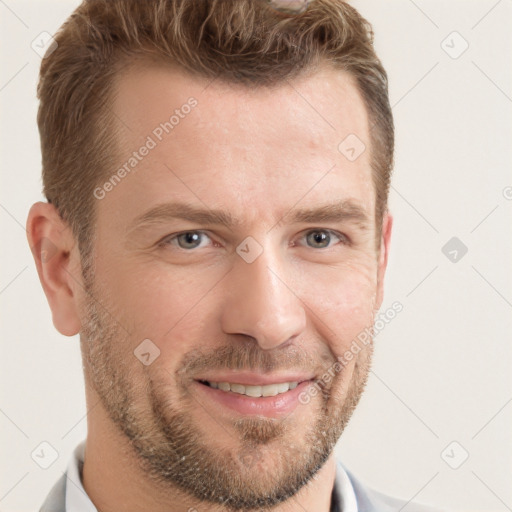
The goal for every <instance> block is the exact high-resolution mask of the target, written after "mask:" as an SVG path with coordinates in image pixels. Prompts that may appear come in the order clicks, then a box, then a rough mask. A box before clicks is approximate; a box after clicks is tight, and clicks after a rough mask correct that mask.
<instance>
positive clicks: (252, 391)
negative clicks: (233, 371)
mask: <svg viewBox="0 0 512 512" xmlns="http://www.w3.org/2000/svg"><path fill="white" fill-rule="evenodd" d="M198 382H200V383H201V384H204V385H206V386H209V387H211V388H213V389H220V390H221V391H227V392H232V393H237V394H239V395H245V396H250V397H252V398H260V397H267V396H276V395H281V394H282V393H286V392H288V391H290V389H295V388H296V387H297V386H298V385H299V384H300V383H299V382H297V381H293V382H280V383H276V384H266V385H263V386H250V385H244V384H238V383H236V382H216V381H208V380H200V381H198Z"/></svg>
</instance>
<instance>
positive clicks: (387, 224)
mask: <svg viewBox="0 0 512 512" xmlns="http://www.w3.org/2000/svg"><path fill="white" fill-rule="evenodd" d="M392 228H393V217H392V216H391V214H390V213H389V212H387V211H386V213H385V214H384V217H383V219H382V236H381V242H380V249H379V254H378V258H379V263H378V269H377V297H376V301H377V302H376V304H375V310H376V311H378V310H379V309H380V307H381V305H382V301H383V299H384V275H385V273H386V267H387V265H388V255H389V244H390V241H391V230H392Z"/></svg>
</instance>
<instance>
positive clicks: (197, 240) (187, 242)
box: [162, 231, 207, 250]
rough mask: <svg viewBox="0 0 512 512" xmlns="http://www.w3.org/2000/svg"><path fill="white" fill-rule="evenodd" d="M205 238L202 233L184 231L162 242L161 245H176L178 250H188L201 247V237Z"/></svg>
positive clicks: (204, 234)
mask: <svg viewBox="0 0 512 512" xmlns="http://www.w3.org/2000/svg"><path fill="white" fill-rule="evenodd" d="M204 236H207V235H206V233H203V232H202V231H184V232H183V233H177V234H176V235H172V236H170V237H168V238H166V239H164V240H162V244H164V245H165V244H169V245H177V246H178V247H179V248H180V249H185V250H190V249H196V248H197V247H201V241H202V237H204Z"/></svg>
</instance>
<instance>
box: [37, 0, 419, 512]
mask: <svg viewBox="0 0 512 512" xmlns="http://www.w3.org/2000/svg"><path fill="white" fill-rule="evenodd" d="M297 4H300V5H297ZM371 38H372V35H371V29H370V26H369V25H368V24H367V22H366V21H365V20H364V19H363V18H362V17H361V16H360V15H359V14H358V13H357V12H356V11H355V10H354V9H353V8H352V7H350V6H349V5H347V4H345V3H343V2H341V1H340V0H315V1H313V2H310V3H309V4H308V5H305V4H303V3H301V2H281V3H280V4H279V3H277V2H273V3H270V4H269V3H268V2H265V1H260V0H223V1H221V0H219V1H210V2H206V1H203V0H151V1H147V2H138V1H135V0H108V1H107V0H91V1H87V2H84V3H83V4H82V5H80V6H79V7H78V8H77V10H76V11H75V13H74V14H73V15H72V16H71V17H70V18H69V19H68V21H67V22H66V23H65V24H64V25H63V27H62V28H61V30H60V31H59V33H58V34H57V35H56V37H55V40H56V44H55V45H54V47H52V51H51V52H48V55H47V56H46V58H45V59H43V61H42V66H41V76H40V83H39V87H38V95H39V98H40V101H41V103H40V109H39V116H38V123H39V129H40V133H41V147H42V157H43V182H44V193H45V195H46V197H47V199H48V202H47V203H37V204H35V205H34V206H33V207H32V209H31V211H30V214H29V218H28V223H27V230H28V234H29V235H28V237H29V243H30V246H31V248H32V250H33V253H34V255H35V260H36V265H37V269H38V273H39V277H40V279H41V283H42V286H43V288H44V291H45V293H46V296H47V298H48V301H49V304H50V307H51V310H52V314H53V321H54V324H55V326H56V328H57V329H58V330H59V332H61V333H62V334H64V335H68V336H72V335H75V334H77V333H80V344H81V350H82V357H83V365H84V377H85V384H86V399H87V408H88V417H87V418H88V420H87V421H88V423H87V426H88V434H87V440H86V442H83V443H81V444H80V445H79V446H78V447H77V449H76V450H75V453H74V454H73V457H72V459H71V461H70V464H69V466H68V470H67V472H66V474H65V475H64V476H63V477H62V478H61V479H60V480H59V481H58V482H57V484H56V485H55V487H54V488H53V489H52V491H51V493H50V495H49V496H48V498H47V500H46V501H45V503H44V505H43V507H42V508H41V511H52V512H57V511H63V510H68V511H71V510H73V511H81V512H82V511H89V512H90V511H95V510H98V511H101V512H114V511H121V510H122V511H124V512H136V511H146V510H151V511H153V512H158V511H164V510H165V511H166V512H172V511H178V510H179V511H182V510H188V511H194V510H197V511H202V510H215V511H224V510H273V511H276V512H281V511H283V512H284V511H295V510H298V511H302V510H307V511H319V512H327V511H344V512H355V511H369V510H375V511H377V510H378V511H384V510H399V509H401V508H404V507H405V506H406V505H407V509H406V510H416V511H420V510H427V508H426V507H423V506H419V505H414V504H411V503H408V502H407V500H404V501H401V500H395V499H393V498H388V497H386V496H384V495H382V494H380V493H377V492H375V491H373V490H370V489H368V488H367V487H365V486H364V485H363V484H361V483H360V482H358V480H357V479H356V478H355V477H354V476H353V475H352V474H351V473H350V472H349V471H347V470H346V468H345V467H344V466H343V465H342V464H341V463H340V462H338V461H336V459H335V457H334V453H333V448H334V446H335V443H336V442H337V440H338V439H339V437H340V435H341V433H342V432H343V430H344V428H345V426H346V424H347V422H348V421H349V418H350V416H351V414H352V412H353V410H354V408H355V407H356V405H357V403H358V400H359V398H360V396H361V393H362V392H363V389H364V386H365V383H366V379H367V376H368V371H369V368H370V363H371V355H372V340H371V335H370V336H368V335H366V336H361V334H362V333H371V332H372V331H371V330H372V326H373V323H374V320H375V316H376V314H377V312H378V310H379V308H380V306H381V303H382V300H383V281H384V273H385V269H386V264H387V258H388V253H389V243H390V236H391V226H392V217H391V215H390V214H389V212H388V210H387V195H388V189H389V180H390V174H391V168H392V159H393V120H392V115H391V109H390V107H389V102H388V96H387V78H386V73H385V71H384V69H383V67H382V65H381V63H380V61H379V60H378V58H377V57H376V55H375V53H374V50H373V46H372V40H371ZM354 343H356V344H355V345H354ZM352 347H355V349H353V348H352Z"/></svg>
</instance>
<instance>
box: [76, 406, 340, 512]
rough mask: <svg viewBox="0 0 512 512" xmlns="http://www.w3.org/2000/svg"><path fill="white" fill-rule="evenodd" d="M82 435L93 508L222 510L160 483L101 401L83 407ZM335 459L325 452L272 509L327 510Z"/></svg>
mask: <svg viewBox="0 0 512 512" xmlns="http://www.w3.org/2000/svg"><path fill="white" fill-rule="evenodd" d="M89 411H90V412H89V415H88V435H87V441H86V446H85V454H84V466H83V486H84V489H85V491H86V492H87V494H88V496H89V498H90V499H91V501H92V502H93V504H94V505H95V507H96V508H97V509H98V511H99V512H117V511H119V510H123V511H124V512H143V511H146V510H151V511H152V512H164V511H165V512H175V511H176V512H177V511H180V512H182V511H183V510H194V508H195V509H196V510H210V511H215V512H224V511H227V509H225V508H224V507H222V506H220V505H213V504H211V503H205V502H200V501H198V500H197V499H195V498H193V497H190V496H189V495H187V494H185V493H183V492H182V491H181V490H180V489H178V488H166V489H162V488H161V487H159V486H158V485H157V484H156V483H155V482H153V481H151V480H150V479H148V477H147V475H145V474H144V473H143V472H142V471H141V468H140V464H139V463H138V461H137V456H136V454H135V452H134V451H133V449H132V448H131V446H130V443H129V441H128V439H127V438H126V437H125V436H124V435H123V434H122V433H120V432H119V431H118V430H117V429H116V428H115V427H114V426H113V425H112V423H111V422H110V420H109V418H108V417H107V415H106V413H105V411H104V409H103V407H102V404H101V402H100V403H98V404H97V405H96V406H95V407H93V408H89ZM335 472H336V462H335V458H334V455H333V454H331V456H330V457H329V459H328V460H327V462H326V463H325V464H324V465H323V467H322V468H321V469H320V471H319V472H318V473H317V474H316V475H315V478H313V479H312V480H311V481H310V482H309V483H308V484H307V485H305V486H304V487H303V488H302V489H300V490H299V492H298V493H297V494H295V495H294V496H292V497H291V498H289V499H288V500H287V501H285V502H283V503H281V504H280V505H278V506H276V507H274V508H273V509H272V512H292V511H294V512H295V511H297V512H303V511H304V510H315V511H316V512H329V510H330V503H331V494H332V489H333V485H334V479H335Z"/></svg>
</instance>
